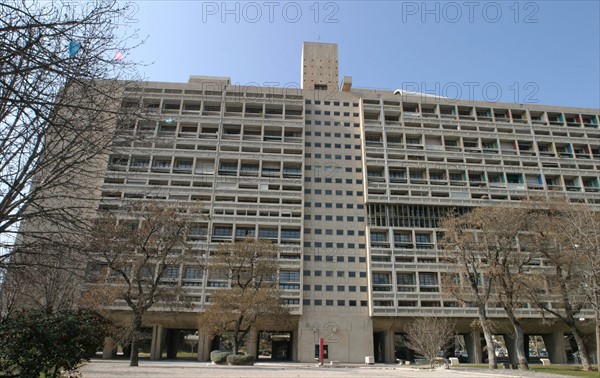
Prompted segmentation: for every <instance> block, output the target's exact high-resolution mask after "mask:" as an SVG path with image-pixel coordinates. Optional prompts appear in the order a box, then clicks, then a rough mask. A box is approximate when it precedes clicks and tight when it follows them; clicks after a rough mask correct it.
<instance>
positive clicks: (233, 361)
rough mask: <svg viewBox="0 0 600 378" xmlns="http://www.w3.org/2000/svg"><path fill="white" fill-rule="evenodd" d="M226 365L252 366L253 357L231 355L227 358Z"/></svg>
mask: <svg viewBox="0 0 600 378" xmlns="http://www.w3.org/2000/svg"><path fill="white" fill-rule="evenodd" d="M227 363H228V364H229V365H254V356H250V355H243V354H238V355H235V354H232V355H229V356H227Z"/></svg>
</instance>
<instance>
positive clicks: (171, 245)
mask: <svg viewBox="0 0 600 378" xmlns="http://www.w3.org/2000/svg"><path fill="white" fill-rule="evenodd" d="M188 224H189V222H188V218H187V217H186V215H184V214H181V213H179V212H178V211H177V210H176V209H174V208H170V207H167V206H165V205H160V204H156V203H134V204H133V205H132V206H131V207H130V209H129V210H128V211H127V213H126V214H124V215H123V217H122V218H116V217H115V216H113V215H107V216H104V217H101V218H99V219H98V220H97V222H96V226H95V227H94V228H93V230H92V233H91V235H90V238H89V240H88V246H87V250H88V252H89V255H90V257H91V258H93V259H94V261H95V265H94V263H92V266H91V268H90V271H91V272H97V273H100V274H101V273H102V272H103V271H108V273H109V274H108V276H106V277H105V278H104V285H108V286H109V287H110V288H111V289H112V290H113V293H112V294H111V295H107V297H108V298H111V297H114V298H117V299H120V300H123V301H125V303H126V304H127V306H128V307H129V308H130V309H131V311H132V314H131V332H132V334H131V359H130V365H131V366H138V349H139V339H140V335H141V332H142V321H143V316H144V314H145V313H146V312H147V311H148V310H149V309H150V308H151V307H152V306H154V305H156V304H161V305H164V306H171V307H172V308H175V307H177V306H184V305H185V301H184V300H180V301H178V295H179V294H180V293H181V291H180V290H181V289H180V287H179V286H178V285H177V282H175V281H176V279H177V278H178V277H179V267H180V264H181V262H182V261H183V259H184V251H183V249H184V248H185V238H186V235H187V229H188ZM98 285H99V284H98V283H97V284H96V285H95V286H98ZM92 290H93V289H92ZM101 290H104V289H102V286H101ZM180 299H183V298H180Z"/></svg>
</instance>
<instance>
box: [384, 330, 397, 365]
mask: <svg viewBox="0 0 600 378" xmlns="http://www.w3.org/2000/svg"><path fill="white" fill-rule="evenodd" d="M383 335H384V336H383V337H384V339H383V348H384V351H383V358H384V361H385V362H386V363H388V364H393V363H395V362H396V353H395V352H396V350H395V349H396V348H395V341H396V340H395V338H396V337H395V332H394V331H393V330H387V331H385V332H384V334H383Z"/></svg>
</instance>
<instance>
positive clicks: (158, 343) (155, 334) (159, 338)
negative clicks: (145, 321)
mask: <svg viewBox="0 0 600 378" xmlns="http://www.w3.org/2000/svg"><path fill="white" fill-rule="evenodd" d="M165 336H166V334H165V329H164V327H163V326H162V325H160V324H158V325H153V326H152V344H151V346H150V359H151V360H160V358H161V356H162V349H163V345H164V342H165Z"/></svg>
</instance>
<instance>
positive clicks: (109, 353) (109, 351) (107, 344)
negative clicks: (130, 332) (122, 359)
mask: <svg viewBox="0 0 600 378" xmlns="http://www.w3.org/2000/svg"><path fill="white" fill-rule="evenodd" d="M115 352H116V351H115V341H114V340H113V338H112V337H105V338H104V346H103V348H102V358H103V359H105V360H108V359H111V358H114V357H115V354H116V353H115Z"/></svg>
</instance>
